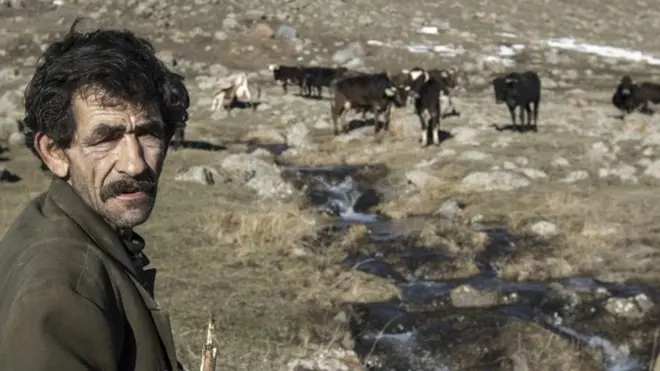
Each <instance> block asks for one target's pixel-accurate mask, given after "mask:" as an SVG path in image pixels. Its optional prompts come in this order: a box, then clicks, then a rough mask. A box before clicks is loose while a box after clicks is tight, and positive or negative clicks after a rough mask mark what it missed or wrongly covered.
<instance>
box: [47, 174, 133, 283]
mask: <svg viewBox="0 0 660 371" xmlns="http://www.w3.org/2000/svg"><path fill="white" fill-rule="evenodd" d="M47 198H50V200H51V201H52V202H53V203H55V204H56V205H57V206H58V207H59V208H60V209H61V210H62V211H64V213H65V214H67V215H68V216H69V218H71V219H72V220H73V221H74V222H75V223H76V224H78V226H80V228H81V229H82V230H83V231H85V232H86V233H87V234H88V235H89V237H90V238H91V239H92V240H93V241H94V242H95V243H96V244H97V246H99V247H100V248H101V249H102V250H103V252H105V253H106V254H107V255H109V256H110V257H111V258H112V259H113V260H115V261H117V262H118V263H119V264H121V265H122V266H123V268H124V269H126V270H127V271H128V272H129V273H130V274H131V275H133V277H139V274H138V272H137V271H136V269H135V267H134V266H133V264H131V258H130V256H129V255H128V253H127V252H126V248H125V247H124V244H123V242H122V241H121V239H120V238H119V234H118V233H117V232H116V231H115V230H114V229H112V227H111V226H110V224H108V223H107V222H106V221H105V220H103V218H101V216H100V215H98V214H97V213H96V212H95V211H94V210H92V209H91V208H90V207H89V206H87V203H85V201H84V200H83V199H81V198H80V196H78V194H76V192H75V191H74V190H73V188H71V186H70V185H69V184H68V183H66V182H64V181H63V180H61V179H58V178H53V181H52V183H51V184H50V189H49V191H48V196H47Z"/></svg>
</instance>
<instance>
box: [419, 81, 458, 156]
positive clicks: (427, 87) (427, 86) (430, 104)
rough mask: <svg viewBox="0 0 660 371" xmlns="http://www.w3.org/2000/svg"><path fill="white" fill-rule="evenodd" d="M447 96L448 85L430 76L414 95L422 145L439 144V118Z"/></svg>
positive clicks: (443, 113) (446, 103) (442, 112)
mask: <svg viewBox="0 0 660 371" xmlns="http://www.w3.org/2000/svg"><path fill="white" fill-rule="evenodd" d="M448 97H449V87H448V86H447V85H446V84H445V82H444V80H440V79H436V78H433V77H431V78H429V79H428V80H427V81H426V82H425V83H424V84H423V85H422V86H421V87H420V89H419V92H418V94H417V96H416V97H415V113H416V114H417V116H418V117H419V121H420V123H421V126H422V137H421V142H422V146H428V145H429V144H431V143H435V144H440V135H439V134H440V119H441V118H443V116H444V115H445V112H444V111H445V110H446V108H445V107H447V106H448V103H449V101H448V99H446V98H448ZM443 108H445V109H443ZM452 108H453V106H452Z"/></svg>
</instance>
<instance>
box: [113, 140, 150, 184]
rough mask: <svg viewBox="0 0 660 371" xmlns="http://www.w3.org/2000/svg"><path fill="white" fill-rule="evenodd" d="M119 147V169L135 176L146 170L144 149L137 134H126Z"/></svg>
mask: <svg viewBox="0 0 660 371" xmlns="http://www.w3.org/2000/svg"><path fill="white" fill-rule="evenodd" d="M118 149H119V159H118V161H117V164H116V169H117V171H119V172H121V173H124V174H126V175H129V176H132V177H135V176H137V175H139V174H141V173H143V172H144V171H145V170H146V168H147V164H146V162H145V161H144V151H143V150H142V146H141V145H140V142H139V141H138V140H137V138H136V137H135V135H132V134H128V135H126V136H124V138H123V139H122V145H120V146H119V147H118Z"/></svg>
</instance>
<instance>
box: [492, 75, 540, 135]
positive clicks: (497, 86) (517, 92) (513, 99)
mask: <svg viewBox="0 0 660 371" xmlns="http://www.w3.org/2000/svg"><path fill="white" fill-rule="evenodd" d="M493 88H494V90H495V103H497V104H500V103H506V105H507V107H508V108H509V113H510V114H511V120H512V121H513V127H514V128H515V129H521V128H522V127H519V126H518V125H517V124H516V111H515V110H516V107H518V106H520V125H525V112H527V127H531V129H532V130H534V131H535V132H536V131H537V120H538V109H539V103H540V101H541V79H540V78H539V75H538V74H537V73H536V72H533V71H526V72H522V73H519V72H512V73H509V74H507V75H505V76H499V77H497V78H495V79H494V80H493ZM532 106H533V114H534V125H533V126H532V124H531V123H532V117H531V115H532Z"/></svg>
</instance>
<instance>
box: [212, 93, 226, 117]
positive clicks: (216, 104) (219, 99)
mask: <svg viewBox="0 0 660 371" xmlns="http://www.w3.org/2000/svg"><path fill="white" fill-rule="evenodd" d="M225 94H226V92H225V91H224V90H223V91H220V92H218V93H217V94H216V95H215V97H213V102H212V103H211V111H214V112H215V111H217V110H218V109H219V108H220V107H221V106H222V103H223V102H224V101H225Z"/></svg>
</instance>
